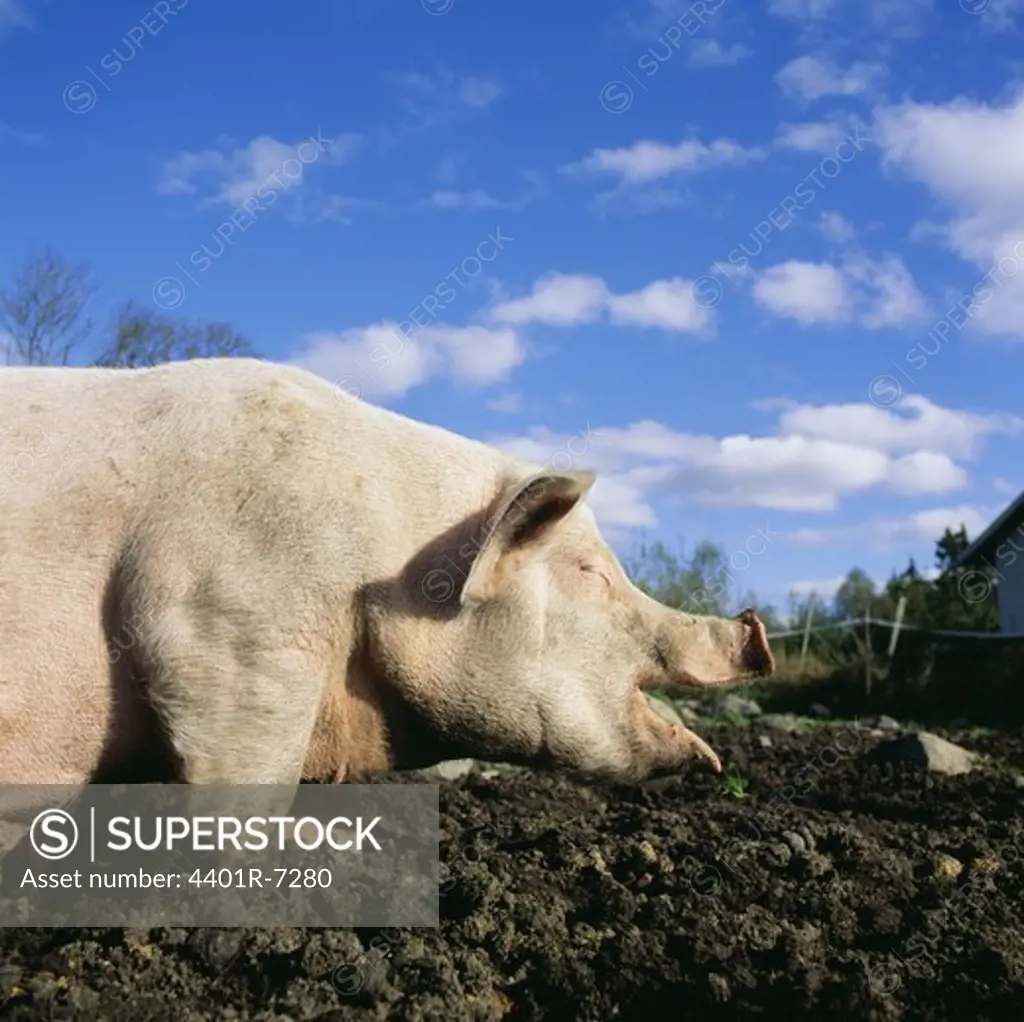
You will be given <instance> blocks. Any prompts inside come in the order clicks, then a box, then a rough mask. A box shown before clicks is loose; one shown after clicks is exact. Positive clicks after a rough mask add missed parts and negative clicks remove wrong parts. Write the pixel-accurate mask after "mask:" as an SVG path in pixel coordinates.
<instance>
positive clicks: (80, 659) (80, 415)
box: [0, 359, 771, 784]
mask: <svg viewBox="0 0 1024 1022" xmlns="http://www.w3.org/2000/svg"><path fill="white" fill-rule="evenodd" d="M537 471H538V468H537V466H531V465H528V464H525V463H523V462H519V461H516V460H514V459H511V458H510V457H508V456H506V455H505V454H503V453H502V452H500V451H498V450H497V449H495V448H492V447H490V446H488V445H485V444H481V443H477V442H474V441H471V440H468V439H465V438H462V437H459V436H456V435H454V434H451V433H448V432H446V431H444V430H441V429H438V428H435V427H431V426H427V425H423V424H421V423H417V422H413V421H411V420H409V419H406V418H404V417H401V416H398V415H396V414H394V413H391V412H388V411H386V410H383V409H380V408H377V407H375V406H372V405H368V404H365V403H363V402H361V401H358V400H356V399H354V398H351V397H349V396H347V395H345V394H342V393H340V392H339V391H337V390H336V389H335V388H334V387H332V386H331V385H330V384H328V383H327V382H325V381H323V380H321V379H319V378H317V377H315V376H312V375H310V374H308V373H305V372H303V371H300V370H296V369H292V368H288V367H283V366H278V365H272V364H268V363H263V362H258V361H252V360H241V359H224V360H202V361H194V362H186V363H177V364H171V365H165V366H161V367H158V368H155V369H148V370H130V371H129V370H99V369H49V368H46V369H43V368H9V369H3V370H0V782H22V783H29V782H31V783H67V784H77V783H81V782H82V781H84V780H86V779H90V778H92V779H121V778H125V779H128V778H130V779H134V780H147V779H168V778H175V779H181V780H185V781H188V782H192V783H209V782H233V783H243V782H244V783H269V782H281V783H290V782H292V781H294V780H297V779H298V778H299V776H300V775H301V776H303V777H307V778H318V779H324V778H334V779H352V778H357V777H362V776H365V775H367V774H371V773H373V772H375V771H378V770H382V769H387V768H391V767H408V766H415V765H421V764H425V763H429V762H432V761H436V760H437V759H439V758H443V757H444V756H445V755H456V754H460V753H461V754H470V755H473V754H475V755H481V756H485V757H486V756H487V755H491V756H493V757H495V758H507V759H511V760H514V761H521V762H533V763H551V764H552V765H564V766H566V767H569V768H571V769H577V770H581V771H583V772H588V773H597V774H602V773H603V774H611V775H630V776H640V775H642V774H644V773H647V772H649V770H651V769H652V768H654V767H655V766H657V765H659V764H660V765H667V764H668V762H669V761H670V760H673V761H681V760H682V759H683V758H685V755H686V754H692V753H693V752H694V751H695V750H696V751H698V752H700V751H701V750H700V749H699V748H697V747H696V746H692V745H691V744H690V743H689V740H688V739H687V738H686V736H685V735H680V734H679V733H678V731H676V732H672V733H671V735H670V734H669V733H668V732H662V731H656V730H655V725H654V724H652V723H651V721H650V720H648V719H647V717H643V718H642V723H640V720H641V718H640V717H638V716H637V714H639V713H640V712H641V711H640V710H639V709H638V708H637V706H636V705H635V700H634V690H635V693H636V694H639V689H638V688H636V684H637V683H639V682H640V681H642V680H643V679H644V678H647V677H648V676H649V675H651V671H652V670H653V665H654V663H655V660H651V657H653V656H654V653H653V652H652V653H651V656H650V657H645V658H643V660H642V662H641V660H640V659H638V658H637V655H636V654H635V653H634V652H630V653H629V656H628V657H627V656H626V654H625V653H623V655H622V658H621V659H622V661H623V662H622V664H621V665H617V664H616V663H615V660H616V657H615V656H611V657H610V656H609V655H608V653H607V651H601V650H587V649H575V646H576V645H579V644H580V643H581V642H582V644H583V645H589V644H591V643H589V642H588V641H587V639H586V636H587V635H588V634H590V633H593V635H594V636H595V637H596V636H597V635H598V634H604V633H607V632H609V629H611V632H612V633H613V634H614V632H615V629H616V628H618V629H622V628H625V629H626V630H627V632H628V633H629V634H630V635H633V633H634V632H635V631H636V627H637V625H636V620H634V619H636V618H637V615H638V614H639V615H641V616H643V614H646V613H653V612H654V611H653V609H652V608H653V607H654V606H656V605H653V604H652V602H651V601H646V603H644V602H643V601H645V600H646V598H644V597H642V595H640V594H639V593H638V592H637V591H636V590H635V589H633V588H632V587H631V586H630V585H629V583H628V582H627V581H626V580H625V579H624V576H621V569H619V568H618V565H617V562H615V561H614V558H613V557H612V555H611V554H610V551H608V550H607V547H605V546H604V544H603V543H602V542H601V541H600V537H599V536H598V535H597V531H596V528H595V527H594V525H593V520H592V517H591V516H590V513H589V511H587V509H586V508H585V506H582V505H578V501H579V500H580V499H581V498H582V497H583V496H584V495H585V493H586V490H587V489H589V482H588V480H587V479H586V478H585V477H583V476H579V475H574V474H571V473H570V474H562V473H554V474H552V475H550V476H548V477H546V478H547V479H548V482H545V484H544V487H543V489H544V490H545V493H547V496H545V494H544V493H541V494H540V495H539V496H538V495H537V494H536V493H535V492H533V491H530V492H529V493H527V495H526V498H525V504H520V505H517V507H519V508H520V509H521V508H522V507H526V510H527V512H528V514H527V525H528V526H530V528H528V529H527V530H526V532H525V533H524V532H523V531H522V530H521V529H518V526H517V528H516V529H513V526H515V525H516V522H518V525H522V519H516V521H513V518H514V517H515V515H514V514H513V513H512V512H507V513H506V514H505V515H504V516H503V514H502V508H503V507H506V511H507V498H508V496H509V495H510V494H511V495H513V496H514V495H515V494H516V493H517V492H519V490H520V488H521V487H522V485H523V483H524V482H526V481H528V480H530V479H531V477H532V476H533V475H534V473H536V472H537ZM552 479H553V480H554V482H553V483H551V482H550V481H551V480H552ZM549 484H550V486H549ZM552 501H554V503H552ZM538 509H539V510H540V511H541V512H542V513H541V514H539V515H536V514H534V515H533V517H532V518H530V515H531V514H533V513H534V512H536V511H538ZM570 512H571V513H570ZM515 513H518V512H515ZM509 514H512V518H510V517H509ZM549 520H550V522H551V523H552V524H548V521H549ZM502 522H507V523H509V526H508V527H509V529H512V531H508V530H506V531H505V532H504V533H502V532H501V529H495V530H494V536H493V537H492V538H491V539H489V540H486V542H485V538H484V533H483V530H484V527H485V526H487V525H489V524H490V525H495V524H500V523H502ZM531 522H532V523H533V524H532V525H530V523H531ZM531 529H532V531H531ZM502 536H504V538H502ZM580 557H583V558H584V560H586V559H587V558H590V559H591V561H593V558H594V557H597V558H598V559H599V564H598V569H599V570H600V572H601V578H600V579H599V580H598V582H599V583H600V584H601V586H602V588H601V590H600V592H598V591H597V590H596V589H594V587H593V579H592V578H591V577H589V576H588V577H584V575H583V574H579V573H578V572H576V570H575V566H576V565H577V561H579V558H580ZM570 563H571V565H573V567H572V569H571V572H572V573H571V577H570V576H569V575H566V574H565V571H566V565H567V564H570ZM593 567H594V566H593V563H591V565H590V568H591V569H593ZM584 570H586V569H584ZM552 573H554V574H552ZM591 573H592V572H591ZM578 574H579V578H577V575H578ZM552 578H553V579H554V581H553V582H552ZM467 579H468V580H467ZM605 583H607V585H606V584H605ZM574 586H589V587H590V588H587V589H585V591H584V590H580V592H579V593H576V591H575V590H574V589H573V588H572V587H574ZM538 587H539V588H538ZM565 587H568V588H565ZM627 587H628V588H627ZM613 593H614V594H615V598H614V599H613V597H612V594H613ZM634 594H635V596H634ZM620 597H621V599H620ZM627 597H628V598H627ZM637 598H639V602H637ZM587 600H589V601H590V603H589V604H587ZM569 601H571V602H574V603H580V602H581V601H582V604H583V605H585V606H589V607H590V612H591V616H593V614H598V615H601V614H607V613H611V614H612V616H613V618H614V620H611V619H609V620H604V621H603V622H596V623H595V622H593V621H590V618H589V617H588V619H587V622H584V623H582V624H581V623H580V622H576V621H575V620H569V619H567V618H566V614H567V611H566V610H565V609H564V604H565V603H567V602H569ZM620 604H621V605H620ZM609 608H610V610H609ZM657 613H661V610H660V608H658V611H657ZM652 620H653V619H652ZM658 621H659V622H661V621H662V619H661V618H659V619H658ZM630 622H632V624H631V623H630ZM662 624H663V622H662ZM712 626H713V629H712V630H713V631H714V629H719V631H714V635H715V636H718V637H720V639H721V641H720V642H719V638H715V639H714V640H713V641H712V642H711V644H710V645H709V644H708V643H709V641H710V640H709V638H708V636H709V635H710V634H711V633H707V634H704V633H701V635H696V634H695V635H694V638H695V641H696V642H697V645H698V646H700V644H701V643H702V642H703V643H704V645H705V646H706V647H707V650H708V651H709V656H711V658H712V660H714V655H717V652H721V656H719V658H718V660H717V661H715V663H716V664H717V665H718V667H722V666H723V664H724V661H723V659H722V658H723V657H725V658H726V659H727V660H728V665H726V666H728V670H727V671H726V673H727V674H728V677H721V678H719V677H716V678H713V679H707V680H716V681H717V680H731V679H732V678H733V677H738V676H741V675H745V674H749V673H764V671H765V670H770V666H771V663H770V655H769V654H767V651H766V650H765V649H764V642H763V632H762V630H761V628H760V625H759V624H758V623H754V622H753V619H751V620H748V621H747V623H745V624H741V623H739V622H717V623H716V622H712ZM661 627H662V625H661V624H659V625H658V628H661ZM705 631H706V629H705ZM652 634H653V633H652ZM659 634H661V633H660V632H659ZM680 634H682V633H680ZM702 636H703V637H702ZM644 641H646V640H643V641H641V639H639V638H638V640H637V642H638V646H637V648H638V649H639V648H641V647H642V646H643V644H644ZM716 643H717V644H718V645H717V646H715V644H716ZM620 645H621V643H620ZM648 645H650V643H649V642H648ZM712 646H714V647H715V648H714V649H712ZM719 646H720V647H721V649H720V650H719V648H718V647H719ZM726 647H728V649H726ZM734 647H735V648H734ZM644 648H646V647H644ZM651 648H652V649H653V647H651ZM668 648H669V647H668V646H666V644H665V643H664V642H661V643H660V648H659V649H658V650H657V658H656V663H657V664H660V665H661V666H662V667H664V666H665V653H666V650H667V649H668ZM702 648H703V647H702ZM716 651H717V652H716ZM567 654H568V658H567ZM712 654H714V655H712ZM595 657H599V658H600V660H601V661H602V663H601V664H600V665H598V663H597V661H596V660H595ZM765 658H767V659H765ZM627 660H628V663H627V662H626V661H627ZM510 661H511V663H510ZM570 661H572V662H570ZM694 662H696V661H694ZM709 662H710V661H709ZM599 666H600V670H598V667H599ZM620 668H621V669H620ZM630 668H635V670H633V676H632V677H631V679H630V685H631V686H632V687H629V688H628V689H627V687H624V686H623V685H622V683H621V682H620V680H618V674H621V673H623V672H627V673H628V671H629V669H630ZM716 669H717V668H716ZM688 670H689V669H686V670H683V672H682V673H683V674H687V673H688ZM613 674H614V675H615V678H613V677H612V675H613ZM646 712H648V713H649V711H646ZM650 716H654V715H653V714H650ZM634 718H635V719H634ZM627 725H628V726H627ZM657 726H658V727H660V728H662V729H664V728H668V727H669V725H666V724H663V723H662V722H660V720H659V721H658V725H657ZM638 728H639V730H638ZM691 737H692V736H691ZM672 742H674V743H676V745H677V746H678V748H674V749H672V750H670V749H669V745H670V744H671V743H672ZM648 746H649V747H648ZM670 751H671V755H669V752H670Z"/></svg>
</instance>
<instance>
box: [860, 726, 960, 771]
mask: <svg viewBox="0 0 1024 1022" xmlns="http://www.w3.org/2000/svg"><path fill="white" fill-rule="evenodd" d="M870 755H871V758H872V759H875V760H878V761H881V762H890V763H891V762H904V763H917V764H919V765H921V766H923V767H925V769H927V770H929V771H931V772H933V773H937V774H946V775H948V776H955V775H957V774H965V773H967V772H968V771H970V770H972V769H973V768H974V764H975V761H976V759H977V757H976V756H975V754H974V753H972V752H968V750H967V749H963V748H961V747H960V746H959V745H954V744H953V743H952V742H947V741H946V740H945V738H940V737H939V736H938V735H933V734H932V733H931V732H930V731H915V732H912V733H911V734H908V735H904V736H903V737H901V738H893V739H890V740H889V741H887V742H883V743H882V744H881V745H879V746H877V747H876V748H875V749H874V751H873V752H872V753H871V754H870Z"/></svg>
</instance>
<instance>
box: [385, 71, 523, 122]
mask: <svg viewBox="0 0 1024 1022" xmlns="http://www.w3.org/2000/svg"><path fill="white" fill-rule="evenodd" d="M385 78H386V79H387V80H389V81H390V82H391V83H392V84H394V85H395V86H396V88H397V90H398V101H399V104H400V105H401V107H402V109H403V110H404V111H405V113H406V114H407V115H408V116H409V118H410V122H409V124H407V125H406V126H405V127H406V130H409V129H412V130H425V129H436V128H441V127H445V126H448V125H450V124H451V123H452V122H454V121H456V120H458V119H459V118H461V117H463V116H464V115H467V114H473V113H480V112H482V111H485V110H487V109H489V108H490V107H491V106H492V105H493V103H494V102H495V100H497V99H498V97H499V96H501V94H502V92H503V89H502V86H501V83H500V82H499V81H498V80H497V79H496V78H490V77H487V76H485V75H464V74H460V73H458V72H455V71H452V70H451V69H450V68H447V67H439V68H437V69H436V70H435V71H434V73H432V74H423V73H422V72H419V71H401V72H390V73H388V74H386V75H385Z"/></svg>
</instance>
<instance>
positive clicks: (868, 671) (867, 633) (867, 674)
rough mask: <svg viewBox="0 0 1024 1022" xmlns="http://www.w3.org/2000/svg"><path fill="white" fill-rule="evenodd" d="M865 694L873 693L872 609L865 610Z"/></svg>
mask: <svg viewBox="0 0 1024 1022" xmlns="http://www.w3.org/2000/svg"><path fill="white" fill-rule="evenodd" d="M864 694H865V695H871V611H870V610H867V611H865V612H864Z"/></svg>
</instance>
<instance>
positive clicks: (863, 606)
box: [835, 568, 876, 618]
mask: <svg viewBox="0 0 1024 1022" xmlns="http://www.w3.org/2000/svg"><path fill="white" fill-rule="evenodd" d="M875 596H876V593H875V583H874V582H873V581H872V580H871V578H869V577H868V574H867V573H866V572H865V571H863V570H862V569H861V568H854V569H852V570H851V571H850V573H849V574H848V575H847V576H846V578H845V579H844V580H843V582H842V584H841V585H840V586H839V588H838V589H837V590H836V595H835V609H836V613H837V614H838V615H839V617H841V618H858V617H864V615H865V614H868V613H870V611H871V609H872V604H873V603H874V601H875Z"/></svg>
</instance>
